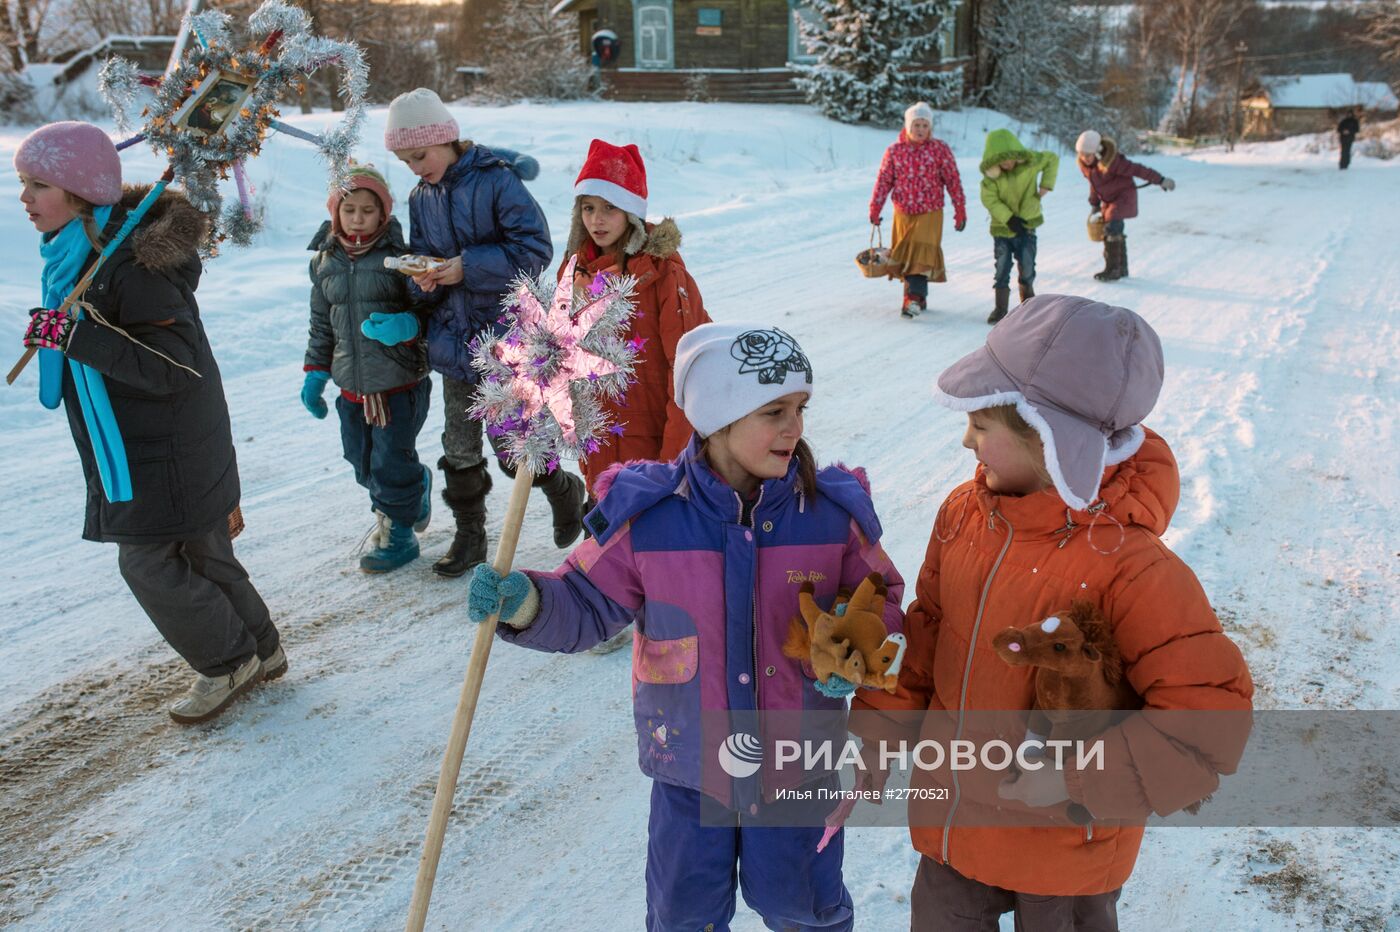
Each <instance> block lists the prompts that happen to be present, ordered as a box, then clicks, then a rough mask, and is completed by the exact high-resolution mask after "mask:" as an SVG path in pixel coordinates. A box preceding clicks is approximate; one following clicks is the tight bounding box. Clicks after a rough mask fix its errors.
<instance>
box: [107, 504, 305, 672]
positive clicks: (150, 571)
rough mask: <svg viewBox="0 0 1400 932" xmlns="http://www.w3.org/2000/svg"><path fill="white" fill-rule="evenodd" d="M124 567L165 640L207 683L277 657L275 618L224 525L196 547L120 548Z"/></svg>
mask: <svg viewBox="0 0 1400 932" xmlns="http://www.w3.org/2000/svg"><path fill="white" fill-rule="evenodd" d="M117 566H118V567H120V568H121V574H122V578H123V579H125V580H126V584H127V586H129V587H130V588H131V594H132V595H134V596H136V601H137V602H140V603H141V607H142V608H143V609H145V610H146V614H147V615H149V616H150V618H151V621H152V622H153V623H154V624H155V626H156V629H157V630H158V631H160V633H161V636H162V637H164V638H165V640H166V641H167V642H168V643H169V644H170V646H171V647H173V648H175V650H176V652H177V653H178V654H179V655H180V656H181V657H184V658H185V661H186V662H187V663H188V664H189V665H190V666H192V667H194V668H195V670H197V671H198V672H200V673H202V674H204V675H205V676H221V675H224V674H228V673H232V672H233V671H235V670H237V669H238V668H239V667H240V666H241V665H243V664H244V663H246V662H247V661H248V658H249V657H251V656H253V654H254V652H256V653H257V655H258V656H259V657H263V658H266V657H268V656H270V655H271V654H272V652H273V651H275V650H276V649H277V645H278V642H279V638H278V634H277V628H276V627H274V626H273V624H272V616H271V615H269V614H268V611H267V605H266V604H264V603H263V600H262V596H260V595H258V590H256V589H254V588H253V584H252V583H251V582H249V580H248V571H247V570H245V569H244V568H243V565H242V564H241V563H239V562H238V558H237V557H235V556H234V555H233V541H231V540H229V539H228V529H227V528H226V527H224V526H223V525H220V526H219V527H217V528H215V529H214V530H212V531H210V532H209V533H207V534H205V535H203V536H201V537H196V538H193V539H191V540H181V541H175V542H173V543H163V544H118V545H117Z"/></svg>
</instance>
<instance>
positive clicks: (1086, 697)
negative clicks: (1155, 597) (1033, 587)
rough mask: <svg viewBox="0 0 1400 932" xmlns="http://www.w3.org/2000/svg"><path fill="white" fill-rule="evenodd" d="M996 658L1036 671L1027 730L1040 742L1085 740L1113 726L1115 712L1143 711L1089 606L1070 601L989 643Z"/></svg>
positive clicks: (1108, 634)
mask: <svg viewBox="0 0 1400 932" xmlns="http://www.w3.org/2000/svg"><path fill="white" fill-rule="evenodd" d="M992 647H994V648H995V649H996V652H997V656H999V657H1000V658H1001V659H1002V660H1005V661H1006V662H1007V663H1009V664H1011V665H1012V666H1013V667H1035V668H1036V671H1035V701H1034V703H1033V704H1032V706H1031V709H1032V714H1031V720H1030V726H1029V727H1030V730H1031V731H1032V732H1034V733H1035V734H1036V735H1038V736H1041V737H1044V738H1055V739H1057V740H1058V739H1068V740H1070V741H1074V740H1076V739H1083V738H1090V737H1093V736H1094V735H1097V734H1100V733H1102V732H1103V731H1104V729H1106V728H1108V726H1109V725H1111V724H1113V720H1114V718H1115V715H1114V712H1115V710H1119V709H1129V710H1132V709H1140V708H1142V697H1140V696H1139V695H1138V694H1137V693H1136V692H1134V691H1133V688H1132V687H1131V686H1129V685H1128V683H1127V681H1126V680H1124V679H1123V660H1122V658H1121V657H1119V656H1118V645H1117V644H1115V643H1114V641H1113V630H1112V628H1110V627H1109V624H1108V621H1107V619H1105V618H1104V617H1103V614H1102V613H1101V612H1099V610H1098V608H1096V607H1095V606H1094V605H1093V603H1091V602H1075V603H1074V604H1073V605H1071V606H1070V608H1069V611H1067V612H1058V613H1056V614H1055V615H1052V616H1050V617H1049V618H1046V619H1045V620H1044V621H1038V622H1036V623H1035V624H1031V625H1027V626H1026V627H1024V628H1007V629H1006V630H1005V631H1002V632H1001V633H1000V634H998V635H997V636H996V637H994V638H992Z"/></svg>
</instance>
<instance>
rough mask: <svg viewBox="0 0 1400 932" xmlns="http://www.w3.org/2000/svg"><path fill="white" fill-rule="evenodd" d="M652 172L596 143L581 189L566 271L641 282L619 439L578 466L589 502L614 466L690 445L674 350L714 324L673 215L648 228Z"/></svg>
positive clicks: (612, 414) (619, 408)
mask: <svg viewBox="0 0 1400 932" xmlns="http://www.w3.org/2000/svg"><path fill="white" fill-rule="evenodd" d="M646 199H647V182H646V166H645V165H643V164H642V155H641V153H640V152H639V151H638V150H637V147H636V146H635V145H628V146H614V145H612V144H611V143H607V142H604V141H602V140H601V139H595V140H593V142H592V143H591V144H590V145H589V147H588V158H587V160H586V161H585V162H584V163H583V169H582V170H581V171H580V172H579V176H578V179H577V180H576V181H575V182H574V211H573V217H572V219H571V222H570V228H569V245H568V249H567V252H566V255H565V257H564V263H563V265H562V266H561V267H560V270H559V273H560V274H561V275H562V274H563V271H564V268H565V267H567V266H568V264H569V259H570V258H572V257H574V256H577V257H578V260H579V261H578V266H577V269H576V272H575V275H576V281H577V284H578V285H580V286H581V287H588V286H590V285H591V284H592V283H593V281H594V280H595V278H596V277H597V276H599V275H630V276H632V277H634V278H636V279H637V287H636V291H635V293H634V302H635V305H636V314H635V316H633V318H632V323H631V325H630V328H629V331H628V334H627V336H628V338H629V339H630V340H632V341H633V343H634V346H635V347H636V349H637V360H636V363H635V365H634V368H633V370H632V377H633V378H634V379H635V384H634V385H633V386H632V387H631V388H630V389H628V391H627V397H626V398H625V399H624V400H623V402H621V403H620V404H615V403H611V402H605V403H604V409H605V411H606V412H607V414H608V415H609V418H610V420H611V422H612V424H613V425H614V427H615V431H614V436H613V439H612V442H611V443H609V444H607V445H606V446H604V447H603V448H602V449H601V450H599V451H598V452H596V453H593V454H590V455H589V457H588V459H587V460H586V461H584V462H582V463H581V464H580V466H581V468H582V470H583V477H584V480H585V481H586V482H587V484H588V493H589V497H590V502H591V501H592V500H593V499H596V491H595V489H594V483H595V482H596V481H597V478H598V477H599V476H601V475H602V474H603V470H605V469H607V468H608V467H609V466H612V465H613V464H614V463H626V462H629V461H631V460H671V459H673V458H675V456H676V455H677V454H679V453H680V452H681V451H682V450H684V449H685V446H686V444H687V443H689V442H690V434H691V429H690V422H689V421H687V420H686V419H685V414H684V413H683V412H682V411H681V409H680V406H679V405H677V404H676V399H675V397H674V396H673V394H672V388H671V383H672V378H671V376H672V372H673V369H674V363H675V359H676V344H677V343H678V342H679V341H680V338H681V337H682V336H683V335H685V333H686V332H688V331H690V330H693V329H695V328H696V327H698V326H700V325H701V324H704V323H709V320H710V317H709V315H708V314H706V313H705V306H704V303H703V302H702V301H701V299H700V288H699V286H697V285H696V284H695V279H694V278H692V277H691V275H690V272H688V271H687V270H686V267H685V262H684V261H682V259H681V254H680V251H679V250H680V245H681V234H680V230H678V229H677V228H676V224H675V221H673V220H671V219H670V218H669V217H668V218H666V219H665V220H662V221H661V222H660V223H655V224H653V223H647V222H646V213H647V200H646Z"/></svg>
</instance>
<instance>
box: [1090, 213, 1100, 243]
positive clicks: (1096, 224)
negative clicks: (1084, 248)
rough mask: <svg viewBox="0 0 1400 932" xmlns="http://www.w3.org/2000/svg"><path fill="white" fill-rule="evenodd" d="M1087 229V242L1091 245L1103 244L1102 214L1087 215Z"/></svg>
mask: <svg viewBox="0 0 1400 932" xmlns="http://www.w3.org/2000/svg"><path fill="white" fill-rule="evenodd" d="M1087 224H1088V227H1089V241H1090V242H1092V243H1102V242H1103V214H1100V213H1093V214H1090V215H1089V219H1088V221H1087Z"/></svg>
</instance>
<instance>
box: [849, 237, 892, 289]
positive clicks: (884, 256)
mask: <svg viewBox="0 0 1400 932" xmlns="http://www.w3.org/2000/svg"><path fill="white" fill-rule="evenodd" d="M856 265H857V266H859V267H860V273H861V274H862V275H864V276H865V277H866V278H882V277H884V276H885V275H886V274H887V273H888V272H889V268H890V251H889V250H888V249H886V248H885V238H884V235H883V234H882V233H881V232H880V228H879V227H878V226H874V227H871V229H870V245H869V246H868V247H867V248H865V249H862V250H861V251H860V252H858V253H856Z"/></svg>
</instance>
